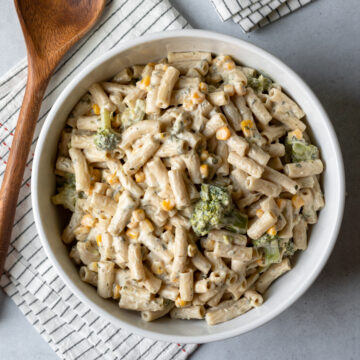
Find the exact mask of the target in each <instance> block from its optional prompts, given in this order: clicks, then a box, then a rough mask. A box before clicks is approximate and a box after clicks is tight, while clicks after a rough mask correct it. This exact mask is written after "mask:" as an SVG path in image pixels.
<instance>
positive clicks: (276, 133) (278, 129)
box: [261, 125, 286, 143]
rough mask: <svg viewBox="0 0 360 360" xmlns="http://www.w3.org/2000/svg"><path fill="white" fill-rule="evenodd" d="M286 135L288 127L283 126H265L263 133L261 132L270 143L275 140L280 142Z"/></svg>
mask: <svg viewBox="0 0 360 360" xmlns="http://www.w3.org/2000/svg"><path fill="white" fill-rule="evenodd" d="M285 134H286V127H285V126H283V125H280V126H278V125H273V126H269V125H267V126H264V128H263V131H262V132H261V135H262V136H264V137H265V138H266V139H267V140H268V142H269V143H272V142H274V141H275V140H278V139H279V138H281V137H282V136H284V135H285Z"/></svg>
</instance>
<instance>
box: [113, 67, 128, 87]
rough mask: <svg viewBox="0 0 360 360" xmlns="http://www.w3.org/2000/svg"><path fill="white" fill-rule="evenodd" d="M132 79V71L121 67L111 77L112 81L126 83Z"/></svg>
mask: <svg viewBox="0 0 360 360" xmlns="http://www.w3.org/2000/svg"><path fill="white" fill-rule="evenodd" d="M131 79H132V72H131V70H130V69H129V68H125V69H122V70H121V71H120V72H118V73H117V74H116V75H115V76H114V77H113V79H112V81H114V82H116V83H119V84H127V83H129V82H130V81H131Z"/></svg>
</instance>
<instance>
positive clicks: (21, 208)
mask: <svg viewBox="0 0 360 360" xmlns="http://www.w3.org/2000/svg"><path fill="white" fill-rule="evenodd" d="M187 27H190V26H189V25H188V23H187V22H186V20H185V19H184V18H183V17H182V16H181V15H180V14H179V13H178V12H177V11H176V10H175V9H174V8H173V7H172V6H171V5H170V3H169V2H168V1H167V0H146V1H143V0H113V1H109V2H108V4H107V5H106V8H105V11H104V14H103V16H102V18H101V20H100V21H99V23H98V24H97V25H96V26H95V28H94V29H93V30H92V31H91V33H89V34H88V35H87V36H86V37H85V38H84V39H83V40H82V41H81V42H80V43H79V44H78V45H77V46H76V47H75V48H74V49H73V50H72V51H71V52H70V53H69V54H68V55H67V57H66V58H65V59H64V60H63V61H62V63H61V64H60V66H59V67H58V68H57V70H56V71H55V74H54V76H53V77H52V79H51V81H50V84H49V86H48V89H47V91H46V94H45V97H44V101H43V104H42V107H41V111H40V116H39V119H38V125H37V128H36V131H35V135H34V140H33V143H32V148H31V151H30V155H29V158H28V160H27V164H26V170H25V175H24V181H23V184H22V187H21V191H20V195H19V200H18V204H17V211H16V216H15V223H14V228H13V233H12V239H11V245H10V248H9V253H8V257H7V261H6V265H5V270H6V272H5V274H4V275H3V276H2V278H1V282H0V286H1V287H2V288H3V289H4V291H5V292H6V293H7V294H8V295H9V296H10V297H11V298H12V300H13V301H14V302H15V303H16V305H17V306H18V307H19V308H20V310H21V311H22V312H23V313H24V315H25V316H26V318H27V319H28V320H29V321H30V323H31V324H33V325H34V327H35V328H36V329H37V330H38V331H39V333H40V334H41V335H42V336H43V337H44V339H45V340H46V341H47V342H48V343H49V345H50V346H51V347H52V348H53V349H54V351H55V352H56V353H57V354H58V355H59V357H60V358H62V359H74V360H75V359H76V360H80V359H86V360H95V359H118V360H122V359H136V360H140V359H146V360H151V359H171V360H175V359H176V360H178V359H185V358H187V357H188V355H189V354H190V353H191V352H193V351H194V350H195V348H196V347H197V345H182V344H172V343H165V342H161V341H154V340H150V339H146V338H142V337H140V336H137V335H134V334H130V333H127V332H126V331H124V330H122V329H120V328H117V327H115V326H113V325H112V324H111V323H109V322H108V321H107V320H105V319H103V318H101V317H100V316H98V315H97V314H96V313H94V312H93V311H92V310H91V309H90V308H88V307H87V306H86V305H85V304H83V303H82V302H81V301H80V300H79V299H78V298H76V296H75V295H74V294H73V293H72V292H71V291H70V290H69V289H68V288H67V287H66V286H65V284H64V283H63V282H62V280H61V279H60V278H59V276H58V274H57V272H56V270H55V268H54V267H53V266H52V264H51V263H50V261H49V259H48V258H47V256H46V254H45V252H44V250H43V249H42V247H41V243H40V240H39V238H38V235H37V232H36V228H35V224H34V219H33V212H32V207H31V199H30V178H31V167H32V161H33V155H34V149H35V146H36V141H37V139H38V136H39V132H40V129H41V126H42V124H43V122H44V120H45V118H46V116H47V114H48V113H49V111H50V108H51V106H52V105H53V103H54V101H55V100H56V98H57V97H58V96H59V94H60V93H61V91H62V90H63V89H64V87H65V86H66V85H67V84H68V83H69V81H70V80H71V79H72V78H73V77H74V75H75V74H76V73H77V72H79V70H81V69H82V68H84V67H85V66H86V65H87V64H89V62H91V61H92V60H93V59H95V58H96V57H98V56H99V55H101V54H103V53H104V52H105V51H107V50H109V49H111V48H113V47H114V46H116V45H117V44H118V43H119V42H120V41H123V40H128V39H130V38H134V37H138V36H141V35H143V34H145V33H150V32H158V31H165V30H174V29H182V28H187ZM26 74H27V63H26V60H23V61H22V62H21V63H20V64H18V65H17V66H16V67H15V68H13V69H12V70H11V71H10V72H8V73H7V74H6V75H5V76H4V77H3V78H1V79H0V180H1V179H2V177H3V174H4V171H5V166H6V161H7V158H8V155H9V150H10V147H11V142H12V138H13V135H14V131H15V125H16V121H17V117H18V114H19V109H20V106H21V102H22V98H23V96H24V90H25V84H26Z"/></svg>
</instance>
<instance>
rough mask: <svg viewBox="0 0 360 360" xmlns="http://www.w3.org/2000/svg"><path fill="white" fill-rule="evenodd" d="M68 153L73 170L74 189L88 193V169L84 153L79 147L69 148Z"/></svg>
mask: <svg viewBox="0 0 360 360" xmlns="http://www.w3.org/2000/svg"><path fill="white" fill-rule="evenodd" d="M69 155H70V158H71V161H72V164H73V167H74V172H75V187H76V191H83V192H84V193H86V194H88V193H89V190H90V171H89V167H88V165H87V162H86V159H85V156H84V154H83V153H82V151H81V150H79V149H74V148H71V149H69Z"/></svg>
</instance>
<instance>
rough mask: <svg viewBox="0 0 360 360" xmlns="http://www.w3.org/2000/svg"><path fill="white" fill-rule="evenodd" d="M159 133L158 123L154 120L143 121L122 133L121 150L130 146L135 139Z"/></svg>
mask: <svg viewBox="0 0 360 360" xmlns="http://www.w3.org/2000/svg"><path fill="white" fill-rule="evenodd" d="M158 133H160V122H159V121H156V120H143V121H139V122H137V123H135V124H133V125H131V126H129V127H128V128H127V129H126V130H125V131H124V132H123V133H122V140H121V143H120V147H121V148H126V147H128V146H129V145H132V144H133V143H134V142H135V141H136V140H137V139H139V138H141V137H142V136H144V135H149V134H153V135H156V134H158Z"/></svg>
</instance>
